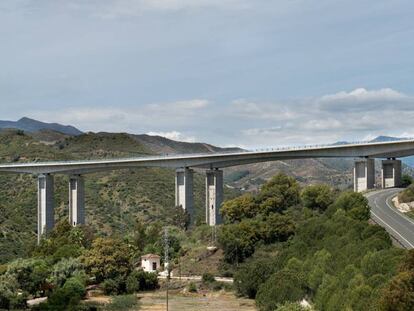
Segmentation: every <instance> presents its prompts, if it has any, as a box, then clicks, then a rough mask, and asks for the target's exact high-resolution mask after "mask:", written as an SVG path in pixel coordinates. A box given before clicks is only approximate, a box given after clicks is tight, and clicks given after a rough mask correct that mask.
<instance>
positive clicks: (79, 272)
mask: <svg viewBox="0 0 414 311" xmlns="http://www.w3.org/2000/svg"><path fill="white" fill-rule="evenodd" d="M84 274H85V272H84V271H83V266H82V264H81V263H80V261H79V259H74V258H68V259H62V260H61V261H59V262H58V263H56V264H55V265H54V266H53V269H52V273H51V276H50V281H51V282H52V284H53V285H55V286H58V287H60V286H63V284H65V282H66V280H67V279H69V278H71V277H73V276H78V277H81V278H85V275H84Z"/></svg>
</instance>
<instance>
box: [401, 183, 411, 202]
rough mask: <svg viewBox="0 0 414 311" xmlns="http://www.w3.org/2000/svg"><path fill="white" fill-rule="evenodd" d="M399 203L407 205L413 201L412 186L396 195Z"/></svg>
mask: <svg viewBox="0 0 414 311" xmlns="http://www.w3.org/2000/svg"><path fill="white" fill-rule="evenodd" d="M398 201H399V202H400V203H409V202H413V201H414V185H410V186H408V188H407V189H405V190H404V191H402V192H400V193H399V194H398Z"/></svg>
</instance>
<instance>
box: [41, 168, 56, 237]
mask: <svg viewBox="0 0 414 311" xmlns="http://www.w3.org/2000/svg"><path fill="white" fill-rule="evenodd" d="M37 189H38V190H37V242H38V243H40V239H41V237H42V235H43V234H45V233H47V232H49V231H51V230H52V229H53V227H54V225H55V212H54V199H53V192H54V182H53V176H52V175H49V174H46V175H39V176H38V181H37Z"/></svg>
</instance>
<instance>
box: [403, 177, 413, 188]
mask: <svg viewBox="0 0 414 311" xmlns="http://www.w3.org/2000/svg"><path fill="white" fill-rule="evenodd" d="M412 183H413V178H412V177H411V176H409V175H405V174H404V175H402V177H401V187H404V188H406V187H408V186H409V185H411V184H412Z"/></svg>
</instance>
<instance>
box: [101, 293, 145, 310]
mask: <svg viewBox="0 0 414 311" xmlns="http://www.w3.org/2000/svg"><path fill="white" fill-rule="evenodd" d="M137 306H138V299H137V297H136V296H135V295H122V296H116V297H114V298H113V299H112V301H111V303H110V304H109V305H108V306H107V307H106V308H105V310H106V311H128V310H137V308H136V307H137Z"/></svg>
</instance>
